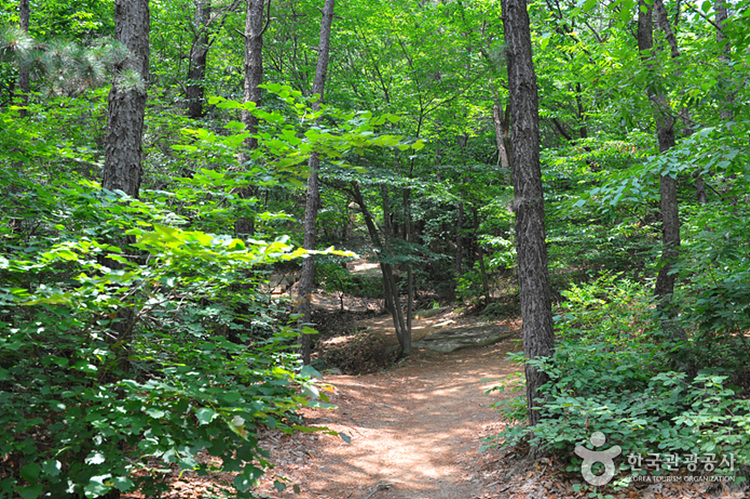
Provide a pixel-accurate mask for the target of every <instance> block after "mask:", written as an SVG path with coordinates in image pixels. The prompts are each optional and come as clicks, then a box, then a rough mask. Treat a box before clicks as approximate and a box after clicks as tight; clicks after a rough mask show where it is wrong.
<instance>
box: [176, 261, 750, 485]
mask: <svg viewBox="0 0 750 499" xmlns="http://www.w3.org/2000/svg"><path fill="white" fill-rule="evenodd" d="M358 270H359V271H360V272H366V271H370V272H373V273H376V272H377V269H374V268H373V269H370V268H366V269H365V268H363V269H358ZM314 303H315V305H316V307H317V316H314V321H315V322H316V324H318V327H319V329H320V330H321V331H323V334H322V335H321V336H320V337H319V338H318V339H317V342H316V343H317V346H316V349H315V352H314V356H315V358H316V360H315V361H314V362H316V363H317V365H318V366H319V367H320V369H321V371H323V373H324V380H323V381H324V382H325V383H327V384H329V385H330V387H331V392H330V393H329V397H330V402H331V403H332V404H334V405H335V406H336V408H335V409H319V408H318V409H312V408H304V409H303V410H302V411H301V413H302V414H301V415H302V417H303V421H304V424H305V425H307V426H311V427H325V428H327V429H329V430H332V431H331V432H328V433H324V432H314V433H300V432H297V433H294V434H291V435H290V434H284V433H281V432H278V431H271V430H264V431H262V432H261V434H260V435H259V437H260V444H261V447H263V448H265V449H266V450H268V451H269V453H270V458H269V461H270V462H271V463H273V464H274V466H275V467H274V468H273V469H272V470H269V471H268V472H267V473H266V475H264V476H263V478H262V479H261V480H260V482H259V485H258V487H257V488H256V489H255V490H254V492H255V493H256V494H258V495H259V496H260V497H267V498H279V499H285V498H289V499H291V498H296V499H494V498H508V499H567V498H571V499H583V498H588V497H600V498H604V497H613V498H617V499H625V498H628V499H631V498H644V499H661V498H679V499H697V498H705V497H726V498H744V497H748V496H747V495H746V493H747V491H741V490H731V489H729V488H727V487H725V486H722V485H721V484H685V483H679V484H677V483H657V484H646V483H643V484H631V485H630V486H627V487H625V488H623V489H621V490H619V491H615V490H612V489H611V488H610V487H607V488H606V489H600V490H599V491H593V492H592V490H593V489H592V488H586V487H583V488H581V489H580V490H576V489H575V488H574V487H575V486H577V485H578V486H580V484H581V483H582V478H581V474H580V471H578V472H567V471H565V466H564V464H563V463H561V462H559V461H557V460H555V458H554V457H549V456H548V457H542V458H539V459H536V460H534V461H532V460H529V459H528V457H527V454H528V453H527V452H526V451H525V450H523V449H521V450H519V449H513V450H507V451H499V450H496V449H491V450H487V451H482V450H481V448H482V445H483V443H484V442H483V439H485V438H486V437H489V436H492V435H496V434H497V433H499V432H500V431H502V430H503V429H504V428H505V426H506V423H507V422H506V421H503V419H502V417H501V416H500V414H498V412H497V410H495V409H493V408H491V405H492V404H493V403H495V402H498V401H500V400H502V399H509V398H510V397H514V396H515V395H516V394H515V393H507V392H508V391H509V390H508V387H511V386H514V385H515V381H509V382H508V383H507V384H506V392H505V393H502V392H500V391H497V390H495V391H491V392H490V393H487V391H488V390H490V388H492V387H494V386H498V385H499V384H500V383H501V382H502V380H505V379H508V377H509V376H510V377H512V379H514V380H515V379H517V378H515V375H516V374H517V373H518V372H519V368H518V365H516V364H514V363H512V362H510V361H509V360H508V358H507V356H508V353H511V352H515V351H518V350H520V349H521V348H522V347H521V342H520V339H521V321H520V319H518V318H513V314H511V317H512V318H506V319H504V320H489V319H487V318H483V317H482V316H477V315H474V316H465V315H460V314H456V313H454V312H453V311H452V310H451V309H450V308H447V307H446V308H442V309H436V310H431V311H422V312H421V313H418V314H417V317H416V318H415V319H414V323H413V331H414V334H413V336H414V341H415V342H418V341H420V340H423V339H424V338H425V337H429V336H430V335H433V336H434V333H436V332H444V331H446V330H456V331H462V330H464V331H468V330H476V329H482V328H486V329H493V328H494V329H501V330H502V331H503V332H504V334H503V337H502V339H501V340H500V341H498V342H496V343H493V344H490V345H487V346H481V347H470V348H463V349H460V350H457V351H454V352H450V353H439V352H435V351H431V350H427V349H419V348H416V349H415V351H414V353H413V354H412V355H411V356H409V357H407V358H405V359H401V360H397V359H396V352H395V349H394V346H395V345H397V340H396V337H395V335H394V333H393V325H392V322H391V319H390V316H388V315H384V314H383V313H382V310H380V311H379V309H380V306H379V301H378V300H372V299H370V300H368V299H360V298H354V297H348V296H347V297H336V296H334V295H331V294H325V293H321V292H318V293H316V294H315V296H314ZM342 303H344V306H345V308H346V309H347V311H341V310H338V309H339V307H340V305H341V304H342ZM510 307H511V308H513V305H512V304H511V305H510ZM334 366H335V367H334ZM326 393H328V392H326ZM330 433H335V434H330ZM338 434H343V435H345V436H346V437H345V438H342V437H341V436H339V435H338ZM232 478H233V476H232V475H231V474H215V475H212V476H208V477H198V476H196V475H195V473H192V472H183V473H181V474H180V475H175V478H174V480H173V482H172V484H171V485H172V487H171V491H170V492H169V493H168V494H165V495H164V497H166V498H172V499H198V498H203V497H212V496H211V495H209V492H210V491H211V490H215V489H216V487H222V485H223V486H225V487H226V485H228V484H229V483H230V482H231V480H232ZM275 481H281V482H283V483H284V484H285V485H286V489H285V490H283V491H279V490H277V489H275V488H274V482H275ZM594 492H599V493H600V495H598V496H597V494H596V493H594ZM592 493H594V495H590V494H592ZM213 497H215V496H213Z"/></svg>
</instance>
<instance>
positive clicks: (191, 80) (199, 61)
mask: <svg viewBox="0 0 750 499" xmlns="http://www.w3.org/2000/svg"><path fill="white" fill-rule="evenodd" d="M210 19H211V2H210V0H205V1H198V2H197V3H196V5H195V38H194V39H193V46H192V47H191V48H190V66H189V67H188V84H187V87H186V89H185V97H186V99H187V103H188V113H187V114H188V117H190V118H192V119H198V118H201V117H203V96H204V94H205V87H204V80H205V79H206V59H207V57H208V23H209V20H210Z"/></svg>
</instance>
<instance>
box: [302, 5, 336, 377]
mask: <svg viewBox="0 0 750 499" xmlns="http://www.w3.org/2000/svg"><path fill="white" fill-rule="evenodd" d="M333 7H334V0H326V2H325V5H324V6H323V19H322V21H321V23H320V43H319V45H318V65H317V66H316V68H315V80H314V81H313V94H318V95H320V99H318V100H317V101H316V102H315V103H314V104H313V110H315V111H317V110H319V109H320V103H321V101H322V100H323V90H324V89H325V83H326V74H327V73H328V53H329V51H330V40H331V25H332V24H333ZM319 169H320V157H319V156H318V153H317V152H312V153H311V154H310V160H309V162H308V170H309V176H308V177H307V198H306V202H305V224H304V231H305V235H304V242H303V246H304V248H305V249H306V250H314V249H315V242H316V234H315V230H316V221H317V218H318V207H319V204H320V188H319V186H318V170H319ZM314 278H315V257H314V256H313V255H310V256H308V257H307V258H305V259H304V260H303V261H302V275H301V276H300V280H299V302H300V306H299V310H298V312H299V313H300V321H302V322H304V323H309V322H310V320H311V315H312V305H311V303H310V298H311V295H312V291H313V284H314ZM310 347H311V341H310V335H307V334H303V335H302V338H301V340H300V353H301V355H302V362H303V363H305V364H309V363H310Z"/></svg>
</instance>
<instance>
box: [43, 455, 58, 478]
mask: <svg viewBox="0 0 750 499" xmlns="http://www.w3.org/2000/svg"><path fill="white" fill-rule="evenodd" d="M61 470H62V463H61V462H60V461H58V460H57V459H48V460H46V461H44V462H43V463H42V471H43V472H44V474H45V475H47V476H57V475H59V474H60V471H61Z"/></svg>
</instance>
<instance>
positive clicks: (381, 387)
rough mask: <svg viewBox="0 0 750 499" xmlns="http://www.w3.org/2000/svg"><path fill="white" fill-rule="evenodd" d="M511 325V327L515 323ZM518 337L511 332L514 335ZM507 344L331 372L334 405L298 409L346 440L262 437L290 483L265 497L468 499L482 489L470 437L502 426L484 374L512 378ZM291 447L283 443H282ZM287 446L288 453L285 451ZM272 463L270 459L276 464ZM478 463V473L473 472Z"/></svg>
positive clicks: (480, 458)
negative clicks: (357, 371)
mask: <svg viewBox="0 0 750 499" xmlns="http://www.w3.org/2000/svg"><path fill="white" fill-rule="evenodd" d="M515 327H517V324H515ZM519 334H520V332H519ZM517 348H518V344H517V343H514V342H512V341H508V340H506V341H504V342H502V343H499V344H497V345H494V346H490V347H484V348H471V349H465V350H459V351H457V352H454V353H451V354H437V353H430V352H424V351H422V352H418V353H417V354H416V355H414V356H412V357H411V358H409V359H408V360H407V361H406V362H404V364H403V365H402V366H401V367H397V368H394V369H392V370H388V371H384V372H378V373H375V374H369V375H362V376H345V375H333V376H328V377H326V381H328V382H330V383H331V384H333V385H335V387H336V388H335V393H334V394H333V395H332V397H331V398H332V402H333V403H334V404H336V405H337V406H338V407H339V409H337V410H306V411H305V416H306V421H307V423H309V424H311V425H320V426H327V427H328V428H330V429H332V430H335V431H337V432H342V433H345V434H346V435H348V436H350V437H351V442H350V443H346V442H345V441H344V440H342V439H341V438H338V437H335V436H331V435H294V436H290V437H285V438H283V439H279V440H277V441H275V442H270V444H269V448H270V450H271V451H272V456H271V459H272V460H274V454H277V456H282V455H283V456H285V457H283V458H281V461H282V463H281V465H280V466H277V468H276V469H275V470H274V471H275V472H276V473H277V474H279V475H282V476H287V477H289V478H290V479H291V480H292V482H293V483H297V484H298V485H299V487H300V489H301V493H300V494H297V495H295V494H294V493H293V492H292V490H291V487H290V488H289V489H288V491H285V492H281V493H279V492H275V491H274V492H272V493H270V496H271V497H296V498H299V499H313V498H314V499H320V498H332V499H349V498H351V499H385V498H403V499H421V498H424V499H453V498H455V499H471V498H476V497H483V495H484V494H485V493H486V492H487V484H486V483H485V481H486V480H485V478H484V476H483V475H484V473H483V472H484V471H485V470H486V466H485V461H487V460H489V458H490V457H489V456H488V455H487V454H486V453H484V454H483V453H480V452H479V448H480V446H481V442H480V439H481V438H482V437H484V436H486V435H488V434H490V433H496V432H498V431H499V430H501V429H502V427H503V423H502V422H501V421H500V420H499V416H498V414H497V413H496V412H495V411H494V410H493V409H491V408H488V405H489V404H491V403H492V402H493V401H495V400H497V399H498V398H499V397H500V396H501V395H500V394H498V393H497V392H494V393H493V394H491V395H489V396H488V395H485V391H486V390H487V389H488V388H489V387H490V386H492V385H491V384H486V383H483V382H482V380H483V379H485V378H498V377H503V376H506V375H509V374H512V373H513V372H515V371H516V370H517V366H515V365H513V364H510V363H509V362H507V361H506V360H505V358H506V354H507V352H509V351H513V350H514V349H517ZM290 445H291V447H289V446H290ZM290 448H293V449H297V451H296V452H292V454H291V455H290V454H289V449H290ZM276 462H278V461H276ZM483 467H484V469H483Z"/></svg>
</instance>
